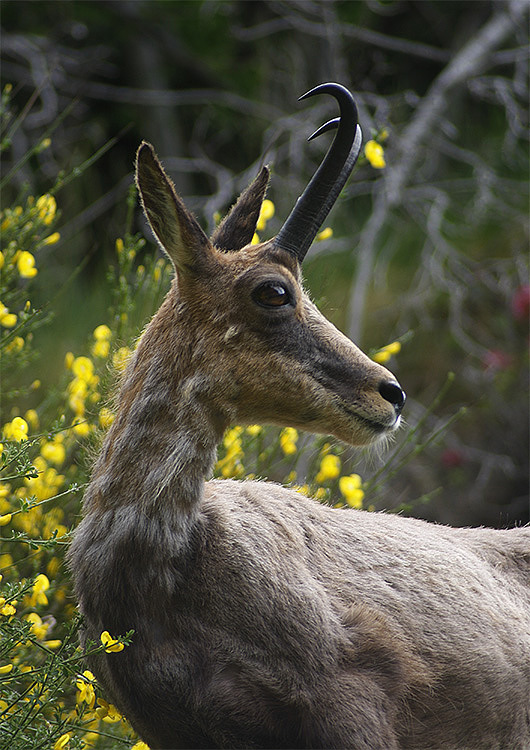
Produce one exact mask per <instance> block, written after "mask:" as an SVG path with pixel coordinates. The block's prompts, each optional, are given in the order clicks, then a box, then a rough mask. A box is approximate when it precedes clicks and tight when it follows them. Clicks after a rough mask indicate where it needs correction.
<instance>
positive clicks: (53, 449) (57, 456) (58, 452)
mask: <svg viewBox="0 0 530 750" xmlns="http://www.w3.org/2000/svg"><path fill="white" fill-rule="evenodd" d="M57 437H62V436H56V439H55V440H53V442H50V443H44V445H43V446H42V448H41V449H40V454H41V456H42V457H43V458H45V459H46V461H49V462H50V463H52V464H55V465H56V466H61V464H63V463H64V459H65V458H66V451H65V448H64V445H62V440H57Z"/></svg>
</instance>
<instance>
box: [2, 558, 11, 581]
mask: <svg viewBox="0 0 530 750" xmlns="http://www.w3.org/2000/svg"><path fill="white" fill-rule="evenodd" d="M12 565H13V557H12V556H11V555H10V554H9V552H4V554H3V555H0V570H5V569H6V568H10V567H11V566H12ZM1 580H2V576H0V581H1Z"/></svg>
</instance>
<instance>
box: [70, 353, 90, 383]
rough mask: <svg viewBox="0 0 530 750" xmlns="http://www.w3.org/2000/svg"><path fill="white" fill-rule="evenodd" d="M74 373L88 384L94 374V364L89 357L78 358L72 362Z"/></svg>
mask: <svg viewBox="0 0 530 750" xmlns="http://www.w3.org/2000/svg"><path fill="white" fill-rule="evenodd" d="M72 372H73V373H74V375H75V376H76V377H77V378H79V379H80V380H83V381H84V382H85V383H88V382H89V381H90V380H91V379H92V376H93V374H94V364H93V362H92V360H91V359H89V357H76V358H75V359H74V361H73V362H72Z"/></svg>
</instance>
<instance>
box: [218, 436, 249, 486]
mask: <svg viewBox="0 0 530 750" xmlns="http://www.w3.org/2000/svg"><path fill="white" fill-rule="evenodd" d="M243 431H244V430H243V427H239V426H236V427H232V428H231V429H230V430H227V432H226V433H225V436H224V439H223V448H224V451H225V455H224V456H223V458H221V459H219V461H217V465H216V469H217V471H219V472H220V473H221V475H222V476H223V477H225V479H228V478H231V477H242V476H243V474H244V467H243V464H242V461H241V459H242V458H243V455H244V453H243V441H242V435H243Z"/></svg>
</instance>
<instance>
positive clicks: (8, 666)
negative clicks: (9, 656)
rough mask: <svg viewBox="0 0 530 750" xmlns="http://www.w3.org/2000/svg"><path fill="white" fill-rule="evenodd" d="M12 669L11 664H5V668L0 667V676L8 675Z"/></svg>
mask: <svg viewBox="0 0 530 750" xmlns="http://www.w3.org/2000/svg"><path fill="white" fill-rule="evenodd" d="M12 669H13V665H12V664H6V665H5V666H3V667H0V674H9V673H10V672H11V670H12Z"/></svg>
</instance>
